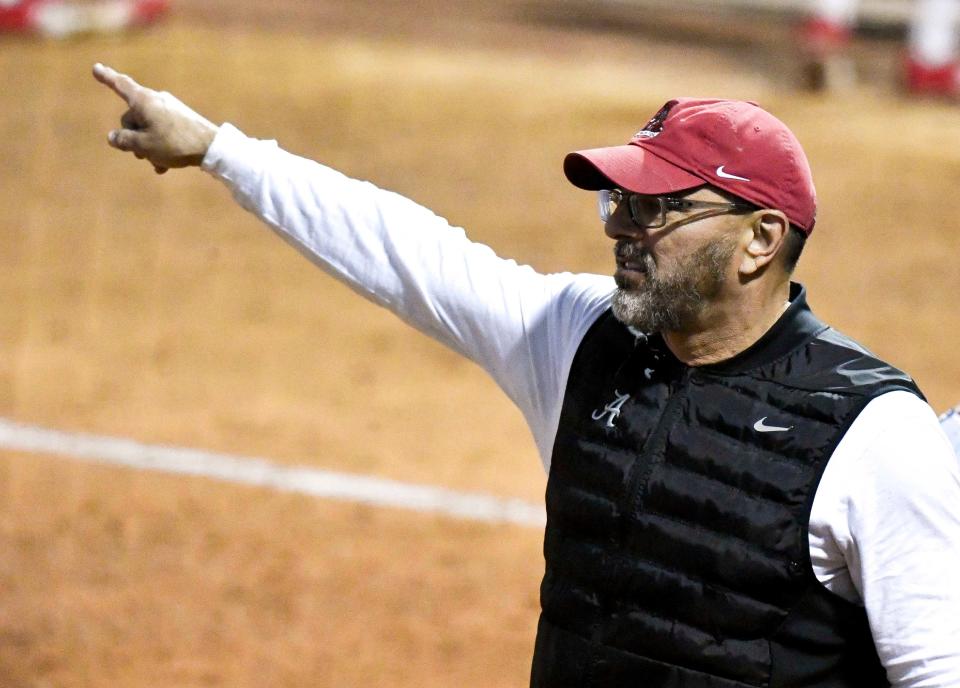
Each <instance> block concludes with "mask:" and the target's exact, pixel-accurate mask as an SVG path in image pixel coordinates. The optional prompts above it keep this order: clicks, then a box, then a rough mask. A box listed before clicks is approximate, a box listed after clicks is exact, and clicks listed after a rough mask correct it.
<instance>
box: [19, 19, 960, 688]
mask: <svg viewBox="0 0 960 688" xmlns="http://www.w3.org/2000/svg"><path fill="white" fill-rule="evenodd" d="M48 1H49V0H48ZM33 4H34V5H37V3H33ZM40 4H42V3H40ZM90 4H94V5H95V4H96V3H95V2H94V3H87V5H90ZM100 4H101V5H103V3H100ZM134 4H136V5H137V7H134V8H130V7H120V5H118V4H116V3H113V5H111V8H110V9H109V12H113V14H112V15H110V14H109V12H108V11H106V10H103V8H102V7H100V8H97V9H95V10H92V9H90V8H89V6H88V7H87V8H86V9H82V10H77V9H75V8H74V9H69V8H66V9H65V6H63V5H59V6H57V7H54V8H53V9H51V8H50V7H46V8H43V7H40V8H38V7H36V6H35V7H33V9H31V10H30V11H29V12H27V11H21V10H23V7H21V8H20V9H19V10H18V9H17V3H15V2H11V0H6V1H5V2H3V3H0V27H2V28H4V29H5V32H4V33H2V34H0V133H2V136H0V151H2V158H0V159H2V165H0V295H2V298H0V429H2V432H0V686H2V687H3V688H39V687H47V686H50V687H53V686H57V687H67V688H73V687H77V688H79V687H86V686H103V685H123V686H127V687H128V688H141V687H147V686H168V685H177V686H238V687H246V686H251V687H252V686H267V685H269V686H278V687H285V686H290V687H294V686H296V687H305V686H338V687H349V686H361V685H362V686H437V687H439V686H447V687H448V686H461V687H468V686H477V687H479V686H484V687H491V686H523V685H525V683H526V681H527V679H528V671H529V660H530V656H531V654H532V648H533V637H534V630H535V624H536V617H537V611H538V585H539V580H540V576H541V575H542V571H543V568H542V567H543V564H542V555H541V551H540V547H541V532H540V529H539V528H538V527H537V526H536V523H535V522H534V523H532V524H531V525H522V524H506V523H499V524H498V523H482V522H476V521H472V520H469V519H462V518H453V517H450V516H448V515H442V514H418V513H413V512H409V511H405V510H400V509H394V508H382V507H377V506H370V505H363V504H359V503H350V502H343V501H330V500H325V499H317V498H314V497H310V496H307V495H302V494H292V493H287V492H278V491H275V490H271V489H267V488H262V487H249V486H248V487H244V486H241V485H237V484H233V483H230V482H224V481H220V480H214V479H211V478H206V477H202V476H192V477H189V476H183V475H172V474H166V473H158V472H154V471H144V470H137V469H133V468H123V467H115V466H108V465H99V464H97V463H96V461H97V459H98V457H97V456H90V455H86V456H85V458H84V457H81V454H82V452H79V451H78V450H77V449H76V444H75V443H76V438H77V437H78V434H79V435H83V436H86V435H91V434H92V435H96V436H99V437H120V438H129V439H131V440H135V441H136V442H138V443H140V444H139V445H137V446H141V447H143V446H160V447H187V448H196V449H202V450H207V451H211V452H218V453H219V454H222V455H227V456H231V457H251V456H255V457H264V458H265V459H268V460H269V461H270V462H272V464H271V465H277V466H305V467H311V468H317V469H325V470H330V471H337V472H343V473H348V474H357V475H361V476H375V477H381V478H389V479H393V480H398V481H404V482H409V483H415V484H423V485H433V486H441V487H445V488H450V489H453V490H458V491H467V492H483V493H487V494H491V495H495V496H497V497H501V498H507V499H511V498H512V499H520V500H523V501H524V502H525V503H530V504H534V505H539V504H542V494H543V489H544V485H545V477H544V475H543V470H542V468H541V466H540V463H539V460H538V458H537V456H536V452H535V450H534V446H533V442H532V440H531V439H530V437H529V435H528V433H527V430H526V428H525V426H524V424H523V420H522V418H521V417H520V414H519V413H518V412H517V411H516V410H515V409H514V408H513V407H512V406H511V405H510V403H509V402H508V401H507V399H506V398H505V397H504V396H503V395H502V394H501V393H500V392H499V391H498V390H497V388H496V387H495V386H494V385H493V383H492V382H490V381H489V380H487V379H486V378H485V377H484V375H483V374H482V373H481V371H479V370H478V369H477V368H475V367H474V366H473V365H472V364H470V363H467V362H465V361H463V360H461V359H459V358H457V357H456V356H454V355H453V354H451V353H449V352H447V351H445V350H443V349H441V348H440V347H439V346H438V345H436V344H434V343H433V342H432V341H430V340H428V339H426V338H425V337H423V336H421V335H419V334H417V333H415V332H412V331H408V330H407V329H405V328H404V327H403V326H402V325H400V324H399V323H398V322H396V321H395V320H394V319H393V318H392V317H391V316H390V315H388V314H387V313H385V312H381V311H379V310H378V309H376V308H375V307H373V306H371V305H370V304H368V303H366V302H364V301H362V300H361V299H359V298H358V297H356V296H355V295H354V294H352V293H351V292H349V291H348V290H346V289H345V288H343V287H342V286H340V285H338V284H336V283H335V282H333V281H332V280H331V279H329V278H327V277H326V276H325V275H323V274H322V273H321V272H320V271H319V270H317V269H315V268H313V267H312V266H311V265H309V264H308V263H307V262H306V261H305V260H303V259H302V258H301V257H300V256H299V255H298V254H297V253H296V252H294V251H293V250H291V249H290V248H289V247H288V246H286V245H285V244H284V243H283V242H282V241H279V240H278V239H277V238H276V237H275V236H274V235H273V234H272V233H271V232H270V231H269V230H268V229H266V228H265V227H263V226H261V225H259V224H258V223H257V221H255V220H254V219H253V218H252V217H250V216H248V215H246V214H245V213H244V212H243V211H241V210H240V209H239V208H237V207H235V205H234V204H233V202H232V200H231V199H230V197H229V194H228V193H227V192H226V190H225V189H224V188H222V187H221V186H220V185H219V184H218V183H217V182H216V181H214V180H213V179H211V178H209V177H207V176H206V175H204V174H203V173H202V172H199V171H197V170H186V171H173V172H171V173H170V174H168V175H166V176H164V177H158V176H156V175H155V174H154V173H153V171H152V169H151V168H150V166H149V165H146V164H144V163H141V162H139V161H136V160H135V159H133V158H132V157H130V156H124V155H121V154H119V153H117V152H116V151H113V150H111V149H109V148H108V147H107V146H106V142H105V136H106V133H107V131H109V130H110V129H111V128H113V127H114V126H116V123H117V121H118V119H119V117H120V115H121V113H122V112H123V105H122V103H121V102H120V101H119V100H117V99H116V97H115V96H113V94H111V93H110V92H108V91H107V90H105V89H104V88H103V87H102V86H100V85H99V84H96V83H95V82H94V81H93V79H92V78H91V77H90V67H91V65H92V64H93V63H94V62H96V61H102V62H104V63H107V64H110V65H112V66H114V67H116V68H117V69H120V70H122V71H126V72H128V73H130V74H131V75H133V76H134V77H135V78H137V79H138V80H140V81H141V82H142V83H144V84H145V85H148V86H152V87H154V88H158V89H161V90H169V91H171V92H173V93H174V94H176V95H177V96H179V97H180V98H181V99H183V100H184V101H185V102H187V103H188V104H190V105H192V106H193V107H194V108H196V109H198V110H199V111H200V112H202V113H204V114H205V115H206V116H208V117H209V118H211V119H213V120H214V121H217V122H224V121H229V122H231V123H233V124H235V125H237V126H238V127H240V128H241V129H242V130H243V131H245V132H246V133H247V134H249V135H252V136H256V137H259V138H271V139H277V140H278V141H279V142H280V145H282V146H284V147H285V148H287V149H288V150H291V151H293V152H296V153H299V154H302V155H305V156H308V157H311V158H314V159H317V160H320V161H322V162H324V163H326V164H329V165H331V166H334V167H337V168H339V169H340V170H342V171H344V172H345V173H347V174H349V175H352V176H355V177H359V178H364V179H369V180H371V181H374V182H375V183H377V184H378V185H380V186H382V187H386V188H389V189H393V190H395V191H399V192H401V193H403V194H405V195H408V196H410V197H412V198H413V199H415V200H417V201H419V202H421V203H423V204H425V205H427V206H429V207H431V208H433V209H434V210H436V211H437V212H438V213H439V214H441V215H444V216H445V217H447V218H449V219H450V220H451V222H453V223H454V224H457V225H461V226H463V227H465V228H467V230H468V233H469V234H470V236H471V237H472V238H474V239H475V240H477V241H481V242H484V243H487V244H489V245H491V246H492V247H493V248H494V249H495V250H496V251H497V252H498V253H500V254H501V255H504V256H509V257H513V258H516V259H517V260H518V261H521V262H525V263H530V264H532V265H533V266H535V267H536V268H537V269H539V270H541V271H558V270H572V271H591V272H600V273H609V272H610V270H611V267H612V260H611V255H610V254H611V249H610V245H609V243H608V241H607V240H606V239H605V238H604V236H603V235H602V228H601V225H600V224H599V222H598V220H597V218H596V212H595V204H594V199H593V197H592V195H590V194H589V193H586V192H582V191H579V190H577V189H574V188H573V187H571V186H569V185H568V184H567V183H566V181H565V179H564V178H563V174H562V171H561V161H562V159H563V156H564V154H565V153H567V152H568V151H570V150H574V149H577V148H583V147H592V146H600V145H612V144H617V143H622V142H625V141H626V140H628V139H629V137H630V136H631V135H632V134H633V133H634V132H635V131H636V130H638V129H639V128H641V127H642V126H643V124H644V123H645V122H646V121H647V120H648V119H649V117H650V116H651V115H652V114H653V113H654V112H656V110H657V109H659V107H660V106H661V105H662V104H663V103H664V102H665V101H666V100H668V99H669V98H671V97H674V96H677V95H698V96H718V97H731V98H744V99H752V100H756V101H759V102H760V103H761V104H763V105H764V106H765V107H766V108H767V109H769V110H771V111H772V112H773V113H775V114H776V115H778V116H779V117H780V118H781V119H783V120H784V121H785V122H786V123H787V124H788V125H789V126H790V127H791V128H792V129H793V130H794V131H795V132H796V134H797V135H798V137H799V138H800V140H801V141H802V142H803V144H804V146H805V147H806V150H807V153H808V155H809V157H810V160H811V163H812V166H813V169H814V175H815V179H816V180H817V185H818V190H819V196H820V215H819V223H818V226H817V230H816V232H815V233H814V235H813V237H812V239H811V241H810V243H809V245H808V247H807V250H806V252H805V254H804V257H803V259H802V260H801V262H800V267H799V269H798V272H797V278H798V279H799V280H800V281H802V282H804V283H805V284H806V285H807V287H808V289H809V292H810V300H811V304H812V307H813V308H814V310H815V311H816V312H817V313H818V315H820V316H821V317H822V318H824V319H825V320H827V321H828V322H831V323H832V324H834V325H835V326H836V327H838V328H839V329H841V330H843V331H845V332H846V333H847V334H850V335H852V336H853V337H855V338H857V339H858V340H860V341H861V342H862V343H864V344H865V345H866V346H868V347H869V348H871V349H873V350H874V351H875V352H877V353H878V354H879V355H881V356H882V357H884V358H886V359H888V360H890V361H891V362H892V363H894V364H896V365H898V366H900V367H902V368H904V369H906V370H907V371H909V372H910V373H911V374H913V375H914V376H915V378H916V379H917V380H918V382H919V383H920V385H921V387H922V388H923V389H924V390H925V392H926V394H927V396H928V397H929V400H930V402H931V403H932V405H933V406H934V408H935V409H936V410H937V411H943V410H945V409H946V408H947V407H949V406H952V405H953V404H955V403H956V402H957V401H960V366H958V365H957V364H956V359H955V351H956V347H957V341H958V338H957V333H958V331H960V315H958V313H957V310H956V308H955V307H954V299H955V296H956V295H957V294H958V293H960V271H958V270H957V269H956V267H955V262H956V257H957V256H958V255H960V233H958V232H957V229H958V227H957V224H958V220H957V218H958V217H960V194H957V193H956V189H957V188H958V183H960V110H958V104H957V102H955V99H954V95H955V94H954V93H951V92H950V91H949V89H947V88H945V89H940V90H938V89H936V88H933V89H919V90H918V89H916V88H915V86H916V85H915V84H912V83H911V82H909V81H906V82H905V81H904V79H903V73H904V72H903V64H904V59H905V58H904V54H905V53H904V51H905V50H906V49H907V48H906V47H905V46H906V45H907V41H908V36H909V28H908V27H909V22H910V12H911V11H912V7H911V3H908V2H892V1H891V2H879V1H875V2H862V3H861V4H860V7H859V8H858V12H859V13H858V15H857V17H856V19H855V21H854V23H852V24H849V25H848V26H845V27H844V26H841V30H840V32H839V34H838V35H839V36H840V38H839V39H838V40H834V38H836V36H833V34H830V33H829V31H828V32H827V34H826V35H827V38H828V39H829V40H826V39H824V40H821V38H822V37H821V36H819V35H814V36H812V38H811V37H810V30H809V27H810V16H811V10H810V7H809V6H808V5H806V4H805V3H802V2H787V1H786V0H752V1H747V0H743V1H740V0H737V1H735V0H728V1H727V2H720V1H719V0H718V1H715V2H707V1H706V0H676V2H673V3H669V5H665V4H664V3H659V2H658V3H654V2H643V1H641V0H606V1H604V0H557V1H555V2H547V1H546V0H540V1H537V0H529V1H527V0H446V1H444V2H440V1H439V0H431V1H422V2H411V1H410V0H380V1H375V0H327V1H324V0H309V1H308V0H276V1H275V2H272V3H260V2H254V1H253V0H230V1H229V2H228V1H227V0H179V1H176V0H174V2H172V4H169V5H168V4H166V3H159V5H158V4H156V3H154V4H152V5H151V4H150V3H147V4H146V5H141V4H140V3H134ZM118 7H120V9H118ZM11 8H12V9H11ZM4 12H5V13H6V14H3V13H4ZM18 12H19V13H18ZM50 12H52V14H50ZM103 12H106V13H103ZM45 13H46V14H45ZM98 13H99V14H98ZM51 17H52V18H51ZM71 22H74V23H73V24H71ZM829 28H830V27H828V29H829ZM817 41H820V42H817ZM838 64H839V67H838V66H837V65H838ZM818 69H819V70H820V74H819V76H820V77H824V78H821V79H819V80H818V81H819V83H817V84H815V85H816V86H817V87H818V90H814V91H812V90H810V89H809V88H808V87H809V86H810V85H811V79H810V78H809V77H810V72H811V70H814V71H816V70H818ZM826 77H829V78H826ZM834 77H836V78H834ZM924 83H926V82H924ZM37 429H42V430H52V431H58V432H60V433H61V434H60V435H57V436H55V440H54V441H53V445H55V446H52V447H51V445H50V444H49V443H48V444H47V445H45V446H46V448H34V449H30V448H29V447H26V446H25V445H24V444H23V442H22V441H21V440H23V438H24V437H26V436H27V435H29V434H30V433H31V432H33V431H34V430H37ZM57 438H58V439H57ZM101 445H102V446H106V445H105V444H103V443H102V442H101ZM98 446H100V445H98ZM71 456H72V457H74V458H73V459H72V458H70V457H71ZM78 457H79V458H84V460H82V461H77V460H74V459H75V458H78ZM534 521H535V519H534Z"/></svg>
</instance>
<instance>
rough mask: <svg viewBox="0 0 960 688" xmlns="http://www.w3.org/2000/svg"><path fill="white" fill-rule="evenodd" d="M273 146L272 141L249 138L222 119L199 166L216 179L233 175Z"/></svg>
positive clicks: (234, 177)
mask: <svg viewBox="0 0 960 688" xmlns="http://www.w3.org/2000/svg"><path fill="white" fill-rule="evenodd" d="M277 148H278V146H277V142H276V141H260V140H258V139H253V138H250V137H249V136H247V135H246V134H244V133H243V132H242V131H240V130H239V129H237V128H236V127H235V126H233V125H232V124H229V123H224V124H221V125H220V128H219V129H218V130H217V135H216V136H215V137H214V139H213V143H211V144H210V147H209V148H208V149H207V153H206V155H204V156H203V161H202V162H201V163H200V167H201V169H203V170H204V171H205V172H208V173H209V174H211V175H213V176H214V177H216V178H217V179H221V180H225V181H226V180H231V179H237V178H238V177H244V176H245V175H244V174H243V173H244V171H247V170H251V171H252V168H253V167H255V166H256V165H257V161H258V160H259V159H260V158H261V157H262V156H264V154H266V153H268V152H273V151H275V150H277Z"/></svg>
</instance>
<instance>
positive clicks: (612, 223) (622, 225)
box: [603, 210, 647, 241]
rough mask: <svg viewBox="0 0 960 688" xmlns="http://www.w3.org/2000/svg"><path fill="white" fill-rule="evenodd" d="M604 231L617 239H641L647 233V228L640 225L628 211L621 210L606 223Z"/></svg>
mask: <svg viewBox="0 0 960 688" xmlns="http://www.w3.org/2000/svg"><path fill="white" fill-rule="evenodd" d="M603 231H604V234H606V235H607V236H608V237H610V238H611V239H613V240H615V241H619V240H621V239H627V240H630V241H639V240H641V239H643V238H645V237H646V235H647V230H646V229H644V228H643V227H638V226H637V224H636V223H635V222H633V220H631V219H630V217H629V215H628V214H627V213H622V212H620V211H619V210H618V211H617V212H615V213H614V214H613V215H612V216H611V217H610V219H609V220H607V221H606V222H605V223H604V225H603Z"/></svg>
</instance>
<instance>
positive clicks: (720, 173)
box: [717, 165, 750, 182]
mask: <svg viewBox="0 0 960 688" xmlns="http://www.w3.org/2000/svg"><path fill="white" fill-rule="evenodd" d="M724 167H726V165H720V167H718V168H717V176H718V177H723V178H724V179H736V180H738V181H741V182H748V181H750V180H749V179H747V178H746V177H738V176H737V175H735V174H730V173H729V172H724V171H723V168H724Z"/></svg>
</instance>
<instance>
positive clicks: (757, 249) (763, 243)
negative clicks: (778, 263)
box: [738, 210, 790, 278]
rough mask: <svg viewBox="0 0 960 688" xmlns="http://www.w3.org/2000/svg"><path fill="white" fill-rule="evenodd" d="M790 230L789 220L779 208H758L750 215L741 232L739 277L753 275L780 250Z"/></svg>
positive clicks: (762, 268)
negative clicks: (741, 245) (741, 251)
mask: <svg viewBox="0 0 960 688" xmlns="http://www.w3.org/2000/svg"><path fill="white" fill-rule="evenodd" d="M789 231H790V221H789V220H788V219H787V216H786V215H784V214H783V213H782V212H780V211H779V210H758V211H757V212H755V213H753V215H751V216H750V220H749V224H748V225H747V226H746V227H744V232H743V242H744V247H743V254H742V256H743V257H742V259H741V261H740V267H739V269H738V272H739V273H740V276H741V277H745V278H750V277H754V276H756V275H758V274H760V273H761V272H763V271H764V269H765V268H766V266H767V265H768V264H769V263H770V262H771V261H772V260H773V259H774V257H775V256H776V255H777V253H779V252H780V248H781V246H783V241H784V239H785V238H786V236H787V233H788V232H789Z"/></svg>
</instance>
